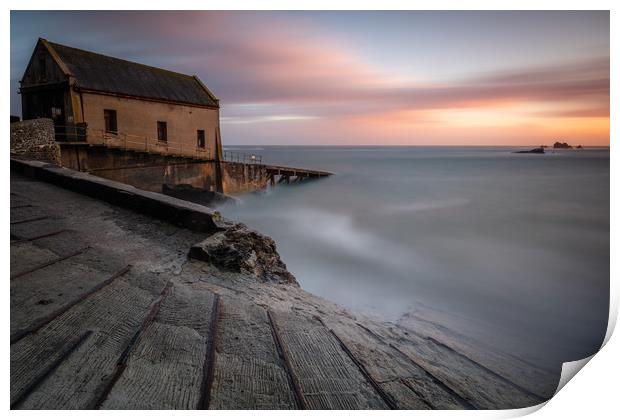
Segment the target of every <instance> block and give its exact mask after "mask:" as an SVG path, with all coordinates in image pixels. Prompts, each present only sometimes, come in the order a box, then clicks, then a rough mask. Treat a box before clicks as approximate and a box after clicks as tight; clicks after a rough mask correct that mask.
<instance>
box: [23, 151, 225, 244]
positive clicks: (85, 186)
mask: <svg viewBox="0 0 620 420" xmlns="http://www.w3.org/2000/svg"><path fill="white" fill-rule="evenodd" d="M11 171H15V172H18V173H21V174H23V175H25V176H29V177H32V178H35V179H38V180H41V181H45V182H49V183H52V184H56V185H58V186H60V187H63V188H66V189H69V190H72V191H75V192H78V193H80V194H84V195H88V196H90V197H93V198H96V199H98V200H103V201H107V202H109V203H112V204H115V205H117V206H121V207H125V208H128V209H131V210H134V211H137V212H139V213H144V214H147V215H149V216H152V217H156V218H159V219H163V220H166V221H168V222H170V223H173V224H175V225H177V226H181V227H185V228H188V229H191V230H195V231H198V232H208V233H214V232H218V231H220V230H223V229H227V228H228V227H230V225H231V222H229V221H226V220H225V219H223V218H222V217H221V216H220V214H219V213H218V212H216V211H213V210H212V209H211V208H209V207H205V206H202V205H199V204H195V203H192V202H189V201H184V200H179V199H177V198H174V197H169V196H166V195H163V194H157V193H153V192H150V191H143V190H141V189H139V188H135V187H134V186H132V185H127V184H122V183H120V182H114V181H110V180H107V179H103V178H100V177H97V176H93V175H91V174H87V173H84V172H78V171H74V170H71V169H67V168H62V167H59V166H56V165H50V164H48V163H44V162H35V161H26V160H19V159H13V158H12V159H11Z"/></svg>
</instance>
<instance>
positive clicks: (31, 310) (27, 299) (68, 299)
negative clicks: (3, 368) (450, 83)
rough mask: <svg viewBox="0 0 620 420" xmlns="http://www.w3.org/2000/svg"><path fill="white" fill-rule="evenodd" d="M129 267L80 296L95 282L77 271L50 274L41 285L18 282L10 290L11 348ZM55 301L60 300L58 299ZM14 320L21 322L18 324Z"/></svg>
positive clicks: (126, 270) (82, 272)
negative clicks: (73, 280)
mask: <svg viewBox="0 0 620 420" xmlns="http://www.w3.org/2000/svg"><path fill="white" fill-rule="evenodd" d="M130 267H131V266H129V265H128V266H125V267H123V268H122V269H121V270H119V271H117V272H116V273H114V274H113V275H111V276H109V277H108V278H107V279H105V280H104V281H101V282H99V283H96V284H95V286H94V287H91V288H90V289H88V290H87V291H86V292H82V293H80V292H81V291H82V290H83V289H85V286H88V283H90V282H92V281H94V280H95V281H96V279H95V278H94V277H92V276H90V275H86V276H83V274H85V273H84V271H81V270H79V271H80V272H77V273H76V272H75V271H70V272H68V273H64V272H63V273H62V274H63V275H62V276H61V277H57V276H55V275H54V273H47V274H48V275H47V277H43V278H41V280H42V281H39V282H37V281H36V280H35V281H29V282H27V283H22V282H20V283H18V284H17V285H16V286H15V287H11V344H13V343H15V342H16V341H18V340H21V339H22V338H23V337H25V336H26V335H27V334H32V333H34V332H36V331H37V330H39V329H41V328H42V327H43V326H45V324H47V323H49V322H51V321H53V320H54V319H55V318H57V317H59V316H60V315H62V314H63V313H65V312H66V311H68V310H69V309H70V308H71V307H72V306H74V305H76V304H78V303H79V302H81V301H82V300H84V299H86V298H87V297H89V296H90V295H92V294H93V293H96V292H98V291H99V290H101V289H102V288H103V287H105V286H107V285H108V284H110V283H111V282H113V281H114V280H116V279H117V278H119V277H121V276H123V275H125V274H126V273H127V272H128V271H129V269H130ZM54 268H57V267H54ZM38 274H40V272H38ZM75 274H78V276H75ZM97 274H98V273H97ZM72 278H75V279H76V280H77V282H76V283H77V284H76V285H74V284H71V283H72V282H71V281H70V280H71V279H72ZM20 286H22V287H20ZM59 286H61V287H60V290H62V292H59V290H58V289H59ZM73 286H77V287H73ZM76 293H77V295H76ZM42 296H46V297H42ZM50 297H53V299H54V300H52V299H50ZM59 297H61V298H62V299H58V298H59ZM42 308H45V309H42ZM17 320H20V321H21V322H19V323H18V322H17ZM19 324H22V326H19ZM23 324H25V326H23Z"/></svg>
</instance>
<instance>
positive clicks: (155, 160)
mask: <svg viewBox="0 0 620 420" xmlns="http://www.w3.org/2000/svg"><path fill="white" fill-rule="evenodd" d="M62 165H63V166H65V167H67V168H71V169H75V170H78V171H86V172H89V173H92V174H94V175H97V176H101V177H103V178H107V179H111V180H114V181H118V182H122V183H124V184H129V185H133V186H135V187H137V188H140V189H143V190H146V191H153V192H161V191H162V186H163V184H168V185H179V184H187V185H191V186H193V187H195V188H201V189H204V190H207V191H217V177H216V174H217V164H216V162H214V161H206V162H201V161H196V160H191V159H186V158H179V157H173V156H161V155H156V154H152V153H144V152H138V151H131V150H121V149H113V148H108V147H103V146H89V145H75V144H62ZM220 168H221V173H222V187H223V192H224V194H227V195H235V194H241V193H245V192H251V191H260V190H264V189H265V188H267V181H268V179H267V171H266V170H265V167H264V166H260V165H247V164H243V163H232V162H221V163H220Z"/></svg>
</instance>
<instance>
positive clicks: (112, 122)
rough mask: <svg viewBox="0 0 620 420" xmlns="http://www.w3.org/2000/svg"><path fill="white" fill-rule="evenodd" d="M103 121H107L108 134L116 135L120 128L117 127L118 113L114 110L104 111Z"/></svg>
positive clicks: (106, 129)
mask: <svg viewBox="0 0 620 420" xmlns="http://www.w3.org/2000/svg"><path fill="white" fill-rule="evenodd" d="M103 119H104V120H105V131H106V133H114V134H116V133H117V132H118V128H117V126H116V111H115V110H113V109H104V110H103Z"/></svg>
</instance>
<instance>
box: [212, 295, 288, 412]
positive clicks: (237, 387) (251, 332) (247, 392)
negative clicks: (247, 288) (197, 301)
mask: <svg viewBox="0 0 620 420" xmlns="http://www.w3.org/2000/svg"><path fill="white" fill-rule="evenodd" d="M218 325H219V332H218V340H217V342H216V354H215V377H214V380H213V385H212V390H211V401H210V404H209V408H213V409H231V408H234V409H253V410H261V409H294V408H296V406H295V397H294V395H293V391H292V390H291V386H290V383H289V378H288V376H287V372H286V370H285V367H284V364H283V361H282V360H281V359H280V357H279V355H278V351H277V348H276V344H275V342H274V338H273V336H272V334H271V328H270V326H269V319H268V317H267V313H266V311H265V310H264V309H263V308H261V307H260V306H257V305H255V304H252V303H250V302H249V301H247V300H244V299H239V298H231V297H226V298H221V309H220V320H219V323H218Z"/></svg>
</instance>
